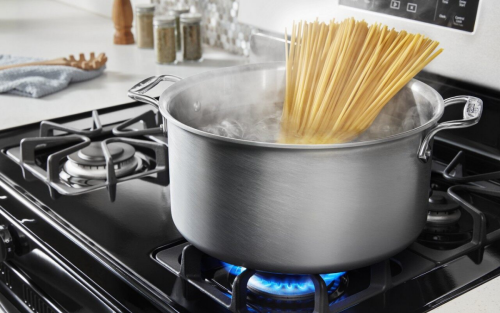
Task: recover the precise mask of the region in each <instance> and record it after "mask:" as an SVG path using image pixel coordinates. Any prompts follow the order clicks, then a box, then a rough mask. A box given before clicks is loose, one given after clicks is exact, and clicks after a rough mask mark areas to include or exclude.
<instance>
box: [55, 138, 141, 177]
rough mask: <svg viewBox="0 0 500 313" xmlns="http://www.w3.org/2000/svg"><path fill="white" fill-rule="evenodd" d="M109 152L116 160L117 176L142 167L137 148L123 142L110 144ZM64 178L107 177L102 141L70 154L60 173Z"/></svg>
mask: <svg viewBox="0 0 500 313" xmlns="http://www.w3.org/2000/svg"><path fill="white" fill-rule="evenodd" d="M108 149H109V152H110V153H111V156H112V157H113V161H114V162H115V171H116V176H117V177H123V176H125V175H128V174H131V173H133V172H135V171H136V170H137V169H140V168H142V159H141V158H140V157H138V156H137V155H136V152H135V148H134V147H132V146H131V145H129V144H126V143H123V142H114V143H110V144H108ZM60 176H61V178H63V180H65V181H68V178H69V177H73V178H82V179H90V180H105V179H106V159H105V157H104V153H103V151H102V148H101V142H92V143H90V145H89V146H87V147H85V148H84V149H82V150H79V151H77V152H74V153H72V154H70V155H68V161H67V162H66V163H65V164H64V170H63V171H61V174H60Z"/></svg>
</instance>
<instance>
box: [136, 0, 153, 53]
mask: <svg viewBox="0 0 500 313" xmlns="http://www.w3.org/2000/svg"><path fill="white" fill-rule="evenodd" d="M154 14H155V5H154V4H138V5H136V6H135V17H136V19H135V32H136V37H137V38H136V39H137V40H136V41H137V47H139V48H153V46H154V38H153V16H154Z"/></svg>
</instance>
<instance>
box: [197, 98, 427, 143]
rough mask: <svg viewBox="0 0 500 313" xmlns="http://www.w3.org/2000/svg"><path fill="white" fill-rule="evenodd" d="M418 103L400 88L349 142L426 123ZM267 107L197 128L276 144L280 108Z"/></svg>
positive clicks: (232, 136)
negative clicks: (372, 120)
mask: <svg viewBox="0 0 500 313" xmlns="http://www.w3.org/2000/svg"><path fill="white" fill-rule="evenodd" d="M419 102H420V103H421V105H419V106H417V105H416V104H415V103H416V101H415V99H414V95H413V93H412V92H411V90H405V89H403V90H402V91H400V92H399V93H398V94H397V95H396V96H394V98H392V99H391V101H389V102H388V103H387V105H386V106H385V107H384V108H383V109H382V111H381V112H380V114H379V115H378V117H377V118H376V119H375V121H374V122H373V124H372V125H371V126H370V127H369V128H368V129H367V130H366V131H365V132H364V133H362V134H361V135H360V136H358V137H357V138H355V139H354V140H353V141H352V142H362V141H370V140H376V139H381V138H385V137H389V136H392V135H396V134H399V133H401V132H405V131H408V130H411V129H414V128H416V127H419V126H421V125H423V124H425V123H426V122H427V121H429V120H430V119H431V118H432V116H433V114H434V112H433V111H432V106H431V105H430V104H428V103H427V104H425V102H424V104H422V102H423V101H422V99H420V101H419ZM270 106H271V107H273V108H274V109H272V110H271V112H267V111H268V110H267V111H266V112H260V111H259V112H257V113H256V112H252V111H251V110H250V114H248V113H249V112H246V113H245V114H237V113H235V114H225V116H224V118H223V119H222V120H218V121H216V122H213V123H210V124H209V125H206V126H204V127H201V128H200V129H201V130H203V131H205V132H208V133H212V134H215V135H219V136H223V137H229V138H235V139H243V140H250V141H258V142H270V143H275V142H276V141H277V140H278V137H279V132H280V121H281V113H282V110H281V107H280V105H279V104H278V105H277V104H270ZM240 113H241V112H240ZM251 113H254V114H251Z"/></svg>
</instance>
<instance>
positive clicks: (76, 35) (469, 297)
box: [0, 0, 500, 313]
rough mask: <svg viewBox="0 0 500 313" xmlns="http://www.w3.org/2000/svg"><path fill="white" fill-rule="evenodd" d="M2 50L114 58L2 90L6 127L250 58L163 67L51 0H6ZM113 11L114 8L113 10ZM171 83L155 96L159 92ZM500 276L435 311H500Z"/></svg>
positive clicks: (210, 58)
mask: <svg viewBox="0 0 500 313" xmlns="http://www.w3.org/2000/svg"><path fill="white" fill-rule="evenodd" d="M0 1H2V4H1V10H0V43H1V44H0V54H12V55H20V56H36V57H44V58H56V57H61V56H67V55H68V54H78V53H80V52H85V53H86V54H88V53H89V52H92V51H94V52H96V53H100V52H105V53H106V54H107V55H108V58H109V61H108V63H107V69H106V71H105V73H104V75H102V76H101V77H98V78H96V79H93V80H90V81H87V82H81V83H76V84H71V85H70V86H69V87H68V88H66V89H65V90H63V91H60V92H57V93H55V94H52V95H48V96H46V97H43V98H41V99H32V98H25V97H19V96H10V95H1V94H0V108H1V113H0V129H6V128H11V127H15V126H19V125H24V124H29V123H34V122H38V121H41V120H44V119H51V118H56V117H61V116H66V115H70V114H75V113H80V112H84V111H89V110H92V109H99V108H104V107H109V106H114V105H119V104H123V103H127V102H131V100H130V99H129V98H128V97H127V90H128V89H129V88H130V87H132V86H133V85H134V84H136V83H137V82H139V81H141V80H143V79H144V78H146V77H149V76H153V75H159V74H173V75H177V76H180V77H187V76H190V75H193V74H197V73H200V72H203V71H206V70H210V69H213V68H217V67H224V66H231V65H237V64H243V63H245V62H247V61H246V59H245V58H243V57H239V56H235V55H232V54H229V53H227V52H224V51H222V50H218V49H212V48H206V50H205V52H204V61H203V62H201V63H188V64H186V63H180V64H178V65H158V64H156V63H155V62H154V52H153V50H141V49H137V48H136V47H135V45H128V46H117V45H114V44H113V33H114V28H113V24H112V22H111V20H109V19H108V18H105V17H101V16H97V15H93V14H91V13H88V12H86V11H83V10H80V9H76V8H73V7H70V6H67V5H64V4H61V3H58V2H53V1H47V0H17V1H14V0H0ZM110 10H111V8H110ZM166 86H167V84H164V85H160V86H158V87H157V88H155V89H153V90H152V91H150V93H149V94H151V95H153V96H158V95H159V94H160V93H161V91H162V90H163V89H164V88H165V87H166ZM498 295H500V278H496V279H494V280H492V281H490V282H487V283H486V284H484V285H482V286H479V287H478V288H475V289H474V290H472V291H469V292H467V293H465V294H464V295H461V296H459V297H458V298H456V299H454V300H452V301H450V302H449V303H446V304H444V305H442V306H440V307H438V308H437V309H435V310H433V311H432V312H433V313H434V312H435V313H461V312H464V313H465V312H467V313H470V312H478V313H493V312H500V300H499V297H498Z"/></svg>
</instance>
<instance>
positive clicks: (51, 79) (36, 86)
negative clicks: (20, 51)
mask: <svg viewBox="0 0 500 313" xmlns="http://www.w3.org/2000/svg"><path fill="white" fill-rule="evenodd" d="M36 61H43V59H38V58H27V57H16V56H10V55H0V66H2V65H10V64H16V63H28V62H36ZM105 68H106V66H103V67H101V68H100V69H98V70H94V71H84V70H81V69H78V68H74V67H71V66H58V65H50V66H43V65H37V66H25V67H18V68H11V69H6V70H0V93H8V94H14V95H19V96H25V97H32V98H40V97H43V96H45V95H48V94H51V93H54V92H56V91H59V90H62V89H64V88H66V86H68V84H69V83H76V82H81V81H84V80H89V79H92V78H95V77H97V76H99V75H101V74H102V72H103V71H104V69H105Z"/></svg>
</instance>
